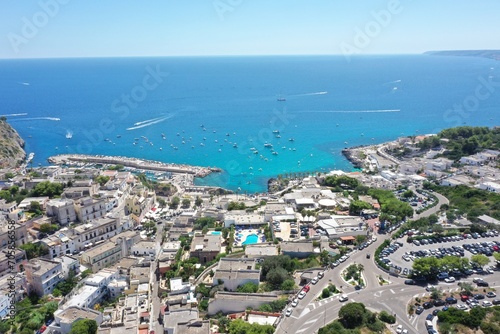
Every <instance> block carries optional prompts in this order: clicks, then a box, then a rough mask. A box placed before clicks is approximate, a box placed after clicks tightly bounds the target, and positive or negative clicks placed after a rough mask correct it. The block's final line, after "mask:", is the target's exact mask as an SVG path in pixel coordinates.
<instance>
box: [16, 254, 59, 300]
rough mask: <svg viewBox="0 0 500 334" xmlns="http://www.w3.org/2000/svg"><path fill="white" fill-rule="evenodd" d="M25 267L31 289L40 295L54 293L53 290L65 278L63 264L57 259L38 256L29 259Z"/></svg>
mask: <svg viewBox="0 0 500 334" xmlns="http://www.w3.org/2000/svg"><path fill="white" fill-rule="evenodd" d="M24 268H25V270H26V280H27V281H28V285H29V291H30V292H34V293H36V294H37V295H38V296H39V297H42V296H45V295H48V294H50V293H52V290H54V288H55V287H56V285H57V283H59V282H60V281H61V280H62V279H63V275H62V265H61V263H59V262H56V261H50V260H45V259H42V258H36V259H31V260H29V261H28V262H27V263H26V264H25V265H24Z"/></svg>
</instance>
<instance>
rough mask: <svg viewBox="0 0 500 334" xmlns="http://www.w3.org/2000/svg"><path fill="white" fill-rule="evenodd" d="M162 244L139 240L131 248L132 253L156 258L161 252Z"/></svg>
mask: <svg viewBox="0 0 500 334" xmlns="http://www.w3.org/2000/svg"><path fill="white" fill-rule="evenodd" d="M159 250H160V245H159V243H157V242H156V241H139V242H138V243H136V244H134V245H133V246H132V248H131V250H130V252H131V255H134V256H139V257H145V258H149V259H151V260H153V259H155V257H156V254H158V253H159Z"/></svg>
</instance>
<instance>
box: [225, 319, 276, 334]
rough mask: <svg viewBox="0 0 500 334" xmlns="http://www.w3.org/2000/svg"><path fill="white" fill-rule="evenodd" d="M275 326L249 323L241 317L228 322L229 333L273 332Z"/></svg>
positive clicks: (263, 333)
mask: <svg viewBox="0 0 500 334" xmlns="http://www.w3.org/2000/svg"><path fill="white" fill-rule="evenodd" d="M274 330H275V328H274V327H273V326H271V325H259V324H257V323H254V324H250V323H248V322H246V321H243V320H242V319H236V320H233V321H231V322H230V323H229V328H228V333H229V334H246V333H248V334H273V333H274Z"/></svg>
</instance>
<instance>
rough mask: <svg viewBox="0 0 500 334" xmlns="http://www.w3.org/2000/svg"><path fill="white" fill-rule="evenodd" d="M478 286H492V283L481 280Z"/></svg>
mask: <svg viewBox="0 0 500 334" xmlns="http://www.w3.org/2000/svg"><path fill="white" fill-rule="evenodd" d="M477 286H490V285H489V283H488V282H486V281H481V282H477Z"/></svg>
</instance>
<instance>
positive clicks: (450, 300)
mask: <svg viewBox="0 0 500 334" xmlns="http://www.w3.org/2000/svg"><path fill="white" fill-rule="evenodd" d="M445 302H446V303H447V304H456V303H457V299H456V298H453V297H448V298H446V299H445Z"/></svg>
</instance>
